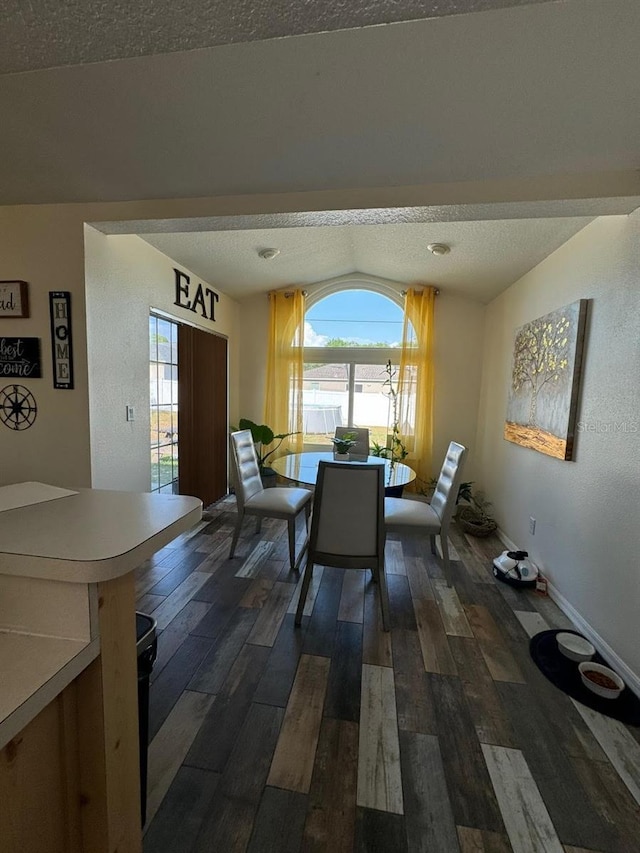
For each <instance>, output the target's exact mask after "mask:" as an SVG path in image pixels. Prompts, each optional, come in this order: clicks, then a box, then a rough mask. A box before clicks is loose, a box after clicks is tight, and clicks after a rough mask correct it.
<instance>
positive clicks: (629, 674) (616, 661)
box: [496, 528, 640, 696]
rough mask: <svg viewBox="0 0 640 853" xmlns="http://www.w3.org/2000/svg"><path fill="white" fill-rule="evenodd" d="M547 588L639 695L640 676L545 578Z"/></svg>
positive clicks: (507, 543) (507, 542)
mask: <svg viewBox="0 0 640 853" xmlns="http://www.w3.org/2000/svg"><path fill="white" fill-rule="evenodd" d="M496 533H497V534H498V538H499V539H500V541H501V542H503V543H504V545H505V546H506V547H507V549H508V550H509V551H517V550H518V546H517V545H516V544H515V542H512V541H511V539H509V537H508V536H507V535H506V533H505V532H504V531H503V530H501V529H500V528H498V529H497V531H496ZM547 590H548V592H549V597H550V598H551V600H552V601H553V602H554V603H555V604H557V605H558V607H559V608H560V610H562V612H563V613H564V615H565V616H567V617H568V618H569V619H571V621H572V622H573V624H574V625H575V627H576V630H577V631H580V632H581V633H582V634H584V636H585V637H586V638H587V639H588V640H589V642H590V643H591V644H592V645H593V646H595V648H596V649H597V650H598V651H599V652H600V654H601V655H602V657H603V658H604V659H605V660H606V661H608V662H609V663H610V664H611V667H612V669H614V670H615V671H616V672H618V673H619V674H620V677H621V678H622V679H623V681H624V682H625V684H626V685H627V687H628V688H629V689H630V690H631V691H632V692H633V693H635V694H636V696H640V677H638V676H637V675H636V673H635V672H633V670H632V669H630V668H629V667H628V666H627V664H626V663H625V662H624V661H623V660H622V658H621V657H619V655H618V654H617V653H616V652H615V651H614V650H613V649H612V648H611V646H610V645H609V644H608V643H607V642H605V640H603V639H602V637H601V636H600V634H598V632H597V631H595V630H594V629H593V628H592V627H591V625H589V623H588V622H587V620H586V619H585V618H584V617H583V616H582V615H581V614H580V613H578V611H577V610H576V609H575V607H574V606H573V604H571V602H569V601H568V600H567V599H566V598H565V597H564V595H562V593H561V592H560V591H559V590H558V589H557V587H555V586H554V585H553V584H552V583H551V582H550V581H549V579H548V578H547Z"/></svg>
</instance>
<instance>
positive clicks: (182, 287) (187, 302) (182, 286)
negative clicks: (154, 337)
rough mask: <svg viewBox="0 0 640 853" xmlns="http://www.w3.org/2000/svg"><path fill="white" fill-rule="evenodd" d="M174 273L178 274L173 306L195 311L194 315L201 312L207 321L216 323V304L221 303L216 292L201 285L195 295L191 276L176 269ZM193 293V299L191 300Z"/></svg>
mask: <svg viewBox="0 0 640 853" xmlns="http://www.w3.org/2000/svg"><path fill="white" fill-rule="evenodd" d="M173 271H174V273H175V274H176V298H175V301H174V303H173V304H174V305H178V306H179V307H180V308H186V309H187V311H193V312H194V314H195V313H198V312H199V313H200V315H201V316H202V317H204V318H205V320H212V321H213V322H214V323H215V321H216V303H217V302H219V301H220V297H219V296H218V294H217V293H216V292H215V290H211V288H210V287H203V286H202V285H201V284H199V285H198V286H197V288H196V289H195V293H194V292H193V289H192V288H191V279H190V278H189V276H188V275H187V274H186V273H184V272H180V270H177V269H175V267H174V269H173ZM192 293H193V298H191V295H192Z"/></svg>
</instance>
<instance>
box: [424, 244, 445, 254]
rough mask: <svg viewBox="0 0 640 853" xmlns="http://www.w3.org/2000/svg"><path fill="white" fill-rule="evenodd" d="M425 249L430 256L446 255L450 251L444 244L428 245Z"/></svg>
mask: <svg viewBox="0 0 640 853" xmlns="http://www.w3.org/2000/svg"><path fill="white" fill-rule="evenodd" d="M427 249H428V250H429V251H430V252H431V254H432V255H448V254H449V252H450V251H451V249H450V248H449V246H447V244H446V243H429V245H428V246H427Z"/></svg>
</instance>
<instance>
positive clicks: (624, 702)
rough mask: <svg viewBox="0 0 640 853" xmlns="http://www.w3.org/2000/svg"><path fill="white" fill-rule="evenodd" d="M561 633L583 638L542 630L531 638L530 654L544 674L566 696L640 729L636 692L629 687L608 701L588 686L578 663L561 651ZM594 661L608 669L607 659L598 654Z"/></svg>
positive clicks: (639, 710)
mask: <svg viewBox="0 0 640 853" xmlns="http://www.w3.org/2000/svg"><path fill="white" fill-rule="evenodd" d="M560 633H566V634H576V636H578V637H582V634H579V633H578V632H577V631H558V630H553V631H541V633H539V634H536V635H535V637H532V638H531V642H530V643H529V651H530V653H531V657H532V658H533V661H534V663H535V664H536V665H537V667H538V669H539V670H540V671H541V672H542V673H543V675H545V676H546V677H547V678H548V679H549V681H551V682H552V684H555V686H556V687H558V688H559V689H560V690H562V691H563V692H564V693H567V694H568V695H569V696H571V697H572V698H573V699H576V700H577V701H578V702H581V703H582V704H583V705H586V706H587V707H588V708H593V710H594V711H599V712H600V713H601V714H604V715H605V716H607V717H613V718H614V719H616V720H620V722H622V723H626V724H627V725H630V726H640V699H638V697H637V696H636V695H635V693H633V692H632V691H631V690H630V689H629V687H625V688H624V690H623V691H622V693H621V694H620V696H618V698H617V699H604V698H603V697H602V696H597V695H596V694H595V693H594V692H593V691H591V690H589V688H588V687H585V686H584V684H583V683H582V679H581V677H580V672H579V670H578V664H577V663H575V662H574V661H572V660H569V658H566V657H565V656H564V655H563V654H562V652H561V651H560V649H559V648H558V642H557V640H556V634H560ZM592 660H593V661H594V662H595V663H601V664H604V665H605V666H608V663H607V662H606V660H604V659H603V658H602V657H601V656H600V655H599V654H598V653H597V652H596V653H595V655H594V656H593V658H592Z"/></svg>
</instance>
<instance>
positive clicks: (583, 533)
mask: <svg viewBox="0 0 640 853" xmlns="http://www.w3.org/2000/svg"><path fill="white" fill-rule="evenodd" d="M639 245H640V216H639V215H638V213H637V212H636V214H634V215H632V216H631V217H620V216H617V217H611V218H600V219H597V220H595V221H594V222H592V223H591V224H590V225H588V226H587V227H586V228H585V229H583V230H582V231H581V232H579V233H578V234H577V235H576V236H575V237H573V238H572V239H571V240H569V241H568V242H567V243H566V244H565V245H564V246H562V247H561V248H559V249H558V250H557V251H556V252H554V253H553V254H552V255H551V256H550V257H549V258H547V259H546V260H545V261H543V262H542V263H541V264H539V265H538V266H537V267H536V268H535V269H533V270H532V271H531V272H530V273H528V274H527V275H526V276H524V277H523V278H522V279H521V280H520V281H519V282H517V283H516V284H514V285H513V286H512V287H511V288H509V289H508V290H507V291H506V292H505V293H503V294H502V295H501V296H499V297H498V298H497V299H496V300H494V301H493V302H492V303H491V304H490V305H489V306H488V308H487V317H486V334H485V345H484V365H483V379H482V397H481V405H480V416H479V430H478V446H479V449H480V453H481V471H482V480H483V482H484V484H485V486H486V489H487V492H488V497H489V498H490V499H491V500H493V502H494V505H495V512H496V516H497V520H498V522H499V525H500V527H501V528H502V529H503V530H504V532H505V533H506V534H507V536H508V537H509V538H510V539H511V540H513V541H514V542H515V543H517V545H518V546H519V547H522V548H525V549H527V550H528V551H529V552H530V554H531V556H532V558H533V560H534V561H535V562H536V563H537V564H538V565H539V566H540V567H541V568H542V569H543V571H544V573H545V574H546V575H547V576H548V577H549V579H550V581H551V582H552V584H553V586H554V587H555V588H556V589H557V591H558V592H559V594H560V595H561V596H563V597H564V599H565V600H566V601H567V602H568V603H569V605H570V606H571V607H573V608H574V609H575V611H577V613H578V614H579V616H580V617H582V618H583V619H584V620H586V623H587V624H588V625H589V626H590V627H591V628H592V629H593V630H594V631H595V632H596V634H597V635H598V636H599V637H600V638H602V639H603V640H604V642H605V643H606V644H608V645H609V646H610V647H611V649H612V650H613V651H614V653H615V654H616V655H618V656H619V658H620V659H621V660H622V661H623V662H624V663H625V664H626V666H628V667H629V668H630V670H631V671H632V672H633V673H635V674H636V677H638V676H640V645H639V644H638V617H639V614H640V565H639V564H640V559H639V556H638V555H639V553H640V503H639V501H638V488H639V486H640V380H639V377H640V343H639V342H640V310H639V305H638V280H639V277H640V256H639V254H638V246H639ZM583 298H586V299H589V300H591V304H590V316H589V320H588V327H587V340H586V348H585V361H584V372H583V382H582V401H581V406H580V410H579V414H578V420H579V422H581V423H582V424H584V427H583V430H582V431H580V432H579V433H578V435H577V437H576V446H575V461H573V462H564V461H560V460H557V459H553V458H551V457H549V456H545V455H543V454H540V453H537V452H536V451H533V450H529V449H526V448H522V447H519V446H516V445H514V444H511V443H509V442H507V441H505V440H504V439H503V437H502V430H503V424H504V419H505V412H506V403H507V392H508V386H509V380H510V372H511V352H512V345H513V336H514V331H515V329H516V328H517V327H518V326H521V325H522V324H523V323H526V322H527V321H529V320H533V319H535V318H536V317H539V316H541V315H543V314H546V313H547V312H549V311H551V310H553V309H554V308H559V307H561V306H563V305H566V304H568V303H570V302H573V301H575V300H577V299H583ZM616 424H620V425H623V426H621V427H620V428H619V431H616V426H615V425H616ZM530 516H533V517H534V518H535V519H536V520H537V526H536V531H535V535H534V536H532V535H530V534H529V532H528V531H529V517H530Z"/></svg>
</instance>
